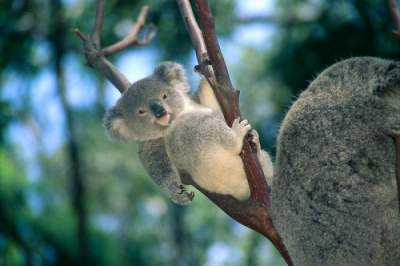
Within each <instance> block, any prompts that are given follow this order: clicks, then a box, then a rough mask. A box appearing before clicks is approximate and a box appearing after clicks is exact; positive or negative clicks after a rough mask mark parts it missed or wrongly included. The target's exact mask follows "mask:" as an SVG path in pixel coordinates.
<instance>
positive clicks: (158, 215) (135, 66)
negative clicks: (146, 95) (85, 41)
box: [0, 0, 400, 266]
mask: <svg viewBox="0 0 400 266" xmlns="http://www.w3.org/2000/svg"><path fill="white" fill-rule="evenodd" d="M210 2H211V4H212V8H213V12H214V16H215V18H216V26H217V31H218V34H219V37H220V42H221V46H222V50H223V53H224V55H225V60H226V61H227V64H228V66H229V69H230V72H231V76H232V79H233V82H234V84H235V86H236V87H237V88H238V89H240V90H241V91H242V93H241V105H242V110H243V112H244V114H245V116H246V117H247V118H248V119H249V120H250V121H251V122H252V125H253V126H254V127H255V128H257V129H258V130H259V132H260V135H261V142H262V145H263V146H264V148H266V149H267V150H268V151H269V152H270V153H271V154H274V153H275V144H274V143H275V139H276V134H277V131H278V128H279V124H280V122H281V120H282V118H283V116H284V114H285V111H286V110H287V109H288V106H289V105H290V103H291V102H293V101H294V99H295V98H296V96H297V95H298V94H299V93H300V92H301V91H302V90H304V89H305V88H306V87H307V84H308V83H309V82H310V81H311V80H312V79H313V78H314V77H315V76H316V75H317V74H318V73H319V72H320V71H322V70H323V69H324V68H325V67H327V66H329V65H330V64H332V63H334V62H336V61H338V60H340V59H344V58H347V57H350V56H360V55H371V56H380V57H384V58H392V59H396V58H398V57H399V55H400V45H399V44H398V42H397V41H396V40H395V39H394V38H393V37H392V34H391V30H392V23H391V19H390V15H389V10H388V7H387V1H385V0H335V1H332V0H257V1H256V0H252V1H240V0H236V1H234V0H223V1H221V0H219V1H210ZM144 3H146V4H149V5H150V6H151V11H152V13H151V15H150V17H149V20H151V21H152V22H153V23H154V24H156V25H157V26H158V30H159V31H158V36H157V37H156V39H155V40H154V41H153V42H152V43H151V45H149V46H146V47H139V48H131V49H128V50H127V51H125V52H123V53H120V54H118V55H117V56H114V57H113V58H112V60H113V62H115V64H116V65H117V66H118V67H119V68H120V69H121V70H122V71H123V73H124V74H125V75H126V76H127V77H128V78H129V79H130V80H131V81H134V80H137V79H139V78H142V77H144V76H146V75H148V74H150V73H151V71H152V70H153V68H154V67H155V65H156V64H157V63H159V62H160V61H162V60H166V59H168V60H175V61H178V62H180V63H182V64H184V65H185V66H186V67H187V69H188V73H189V75H190V80H191V83H192V84H193V87H194V88H195V87H196V83H197V81H198V77H197V76H196V74H195V73H193V71H191V69H192V68H193V65H194V64H195V56H194V52H193V49H192V48H191V45H190V41H189V38H188V36H187V34H186V31H185V30H184V27H183V23H182V21H181V18H180V16H179V13H178V9H177V6H176V4H175V1H156V0H149V1H132V0H131V1H128V0H126V1H122V0H108V1H106V17H105V25H104V30H103V44H104V45H106V44H110V43H113V42H115V41H116V40H118V39H119V38H121V37H122V36H124V35H125V34H126V33H127V32H128V31H129V28H130V25H131V23H132V22H133V20H134V19H135V18H136V16H137V14H138V12H139V9H140V7H141V5H143V4H144ZM94 13H95V1H94V0H90V1H89V0H86V1H78V0H13V1H0V265H2V266H3V265H7V266H8V265H11V266H14V265H15V266H18V265H35V266H36V265H146V266H147V265H177V266H186V265H188V266H189V265H193V266H195V265H208V266H215V265H216V266H218V265H250V266H251V265H284V263H283V261H282V260H281V259H280V258H279V256H278V255H277V252H276V251H275V250H274V249H273V248H272V247H271V245H270V244H269V242H268V241H267V240H265V239H264V238H262V237H260V236H259V235H257V234H256V233H253V232H251V231H250V230H248V229H246V228H244V227H243V226H241V225H239V224H237V223H236V222H234V221H233V220H232V219H230V218H229V217H227V216H226V215H225V214H224V213H222V211H220V210H219V209H218V208H216V207H215V206H214V205H213V204H211V203H210V202H209V201H208V200H207V199H206V198H205V197H204V196H202V195H201V194H200V193H196V197H195V200H194V202H193V203H192V204H191V205H190V206H188V207H179V206H176V205H173V204H172V203H171V202H170V201H169V200H168V199H167V198H166V197H164V196H163V195H162V194H161V192H160V191H159V189H158V188H157V187H156V186H155V185H154V184H153V183H152V182H151V180H150V178H149V177H148V176H147V175H146V173H145V172H144V170H143V168H142V166H141V165H140V163H139V162H138V159H137V154H136V153H137V147H136V145H135V144H126V143H115V142H110V141H109V140H108V139H107V137H106V135H105V133H104V129H103V127H102V117H103V114H104V111H105V110H106V109H107V108H108V107H109V106H110V105H112V104H113V103H114V102H115V101H116V99H117V98H118V91H117V90H116V89H114V88H113V87H112V86H111V85H110V84H109V83H108V82H107V81H105V80H104V79H103V78H102V77H100V76H99V75H97V73H96V72H95V71H94V70H93V69H90V68H88V67H86V66H85V60H84V58H83V56H82V53H81V52H82V47H81V42H80V40H78V39H77V38H76V37H75V36H74V35H73V34H72V29H73V28H76V27H78V28H80V29H81V30H82V31H84V32H89V31H90V29H91V27H92V25H93V21H94Z"/></svg>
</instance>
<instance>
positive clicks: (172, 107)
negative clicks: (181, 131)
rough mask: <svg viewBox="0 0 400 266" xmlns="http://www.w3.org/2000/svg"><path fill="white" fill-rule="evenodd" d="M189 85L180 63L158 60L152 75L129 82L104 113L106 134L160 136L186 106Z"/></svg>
mask: <svg viewBox="0 0 400 266" xmlns="http://www.w3.org/2000/svg"><path fill="white" fill-rule="evenodd" d="M188 88H189V86H188V83H187V80H186V75H185V71H184V69H183V67H182V66H181V65H179V64H177V63H173V62H164V63H161V64H160V65H159V66H158V67H157V68H156V69H155V70H154V73H153V74H152V75H150V76H149V77H146V78H144V79H141V80H139V81H137V82H135V83H134V84H132V86H131V87H130V88H129V89H128V90H126V91H125V92H124V93H123V94H122V96H121V98H119V100H118V101H117V103H116V104H115V105H114V106H113V107H112V108H111V109H110V110H109V111H108V112H107V113H106V116H105V118H104V125H105V127H106V129H107V131H108V134H109V135H110V136H111V137H112V138H117V139H125V140H133V141H145V140H150V139H157V138H161V137H163V136H164V134H165V131H166V130H167V128H168V127H169V126H170V125H171V123H173V121H174V119H176V117H177V116H178V115H179V114H180V113H181V112H182V111H183V109H184V108H185V106H186V103H187V101H188V96H187V94H186V93H187V90H188Z"/></svg>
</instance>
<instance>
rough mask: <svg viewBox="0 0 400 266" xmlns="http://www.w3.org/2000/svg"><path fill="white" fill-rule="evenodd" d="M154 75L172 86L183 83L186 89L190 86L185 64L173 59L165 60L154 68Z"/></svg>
mask: <svg viewBox="0 0 400 266" xmlns="http://www.w3.org/2000/svg"><path fill="white" fill-rule="evenodd" d="M154 75H156V76H157V77H159V78H161V79H162V80H164V81H165V82H167V83H168V84H170V85H172V86H175V85H178V84H182V85H183V87H184V88H183V89H184V90H187V89H188V88H189V85H188V82H187V78H186V72H185V70H184V68H183V66H182V65H180V64H178V63H175V62H171V61H166V62H163V63H161V64H159V65H158V67H157V68H156V69H155V70H154Z"/></svg>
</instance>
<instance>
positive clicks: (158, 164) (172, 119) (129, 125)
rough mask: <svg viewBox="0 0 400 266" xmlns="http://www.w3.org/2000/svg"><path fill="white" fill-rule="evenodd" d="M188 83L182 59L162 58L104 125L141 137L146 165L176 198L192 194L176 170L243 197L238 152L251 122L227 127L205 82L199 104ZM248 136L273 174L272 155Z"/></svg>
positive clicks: (246, 192)
mask: <svg viewBox="0 0 400 266" xmlns="http://www.w3.org/2000/svg"><path fill="white" fill-rule="evenodd" d="M187 89H188V84H187V81H186V76H185V73H184V71H183V68H182V67H181V66H180V65H178V64H176V63H169V62H166V63H162V64H160V66H159V67H158V68H156V70H155V72H154V73H153V74H152V75H151V76H149V77H147V78H145V79H142V80H140V81H138V82H136V83H134V84H133V85H132V86H131V87H130V88H129V89H128V90H127V91H126V92H124V94H123V95H122V96H121V98H120V99H119V100H118V102H117V103H116V105H115V106H114V107H113V108H111V110H109V111H108V112H107V115H106V118H105V126H106V128H107V131H108V132H109V134H110V135H111V136H112V137H116V138H122V139H125V140H129V141H138V142H139V155H140V159H141V161H142V163H143V165H144V167H145V168H146V170H147V171H148V173H149V175H150V176H151V177H152V178H153V180H154V181H155V182H156V183H157V184H158V185H159V186H160V187H161V188H162V189H164V190H165V191H166V192H167V193H168V194H169V196H170V197H171V199H172V200H173V201H174V202H175V203H179V204H187V203H189V202H190V201H191V200H192V197H193V194H191V193H189V192H188V191H186V189H185V187H184V186H183V185H182V182H181V179H180V176H179V172H185V173H188V174H190V175H191V176H192V178H193V180H194V181H195V182H196V183H197V184H198V185H199V186H200V187H202V188H204V189H206V190H207V191H209V192H214V193H218V194H223V195H232V196H233V197H235V198H237V199H240V200H244V199H247V198H248V197H249V193H250V192H249V186H248V183H247V178H246V174H245V172H244V168H243V163H242V161H241V158H240V156H239V153H240V151H241V149H242V145H243V138H244V137H245V135H246V134H247V133H248V132H249V131H250V129H251V128H250V125H249V124H248V122H247V121H246V120H244V121H240V122H239V120H238V119H237V120H235V122H234V123H233V125H232V127H228V126H227V125H226V122H225V120H224V118H223V116H222V113H221V111H220V110H219V108H218V106H217V104H216V99H215V96H214V94H213V93H212V92H211V91H210V90H211V88H210V87H209V86H206V84H204V82H203V86H201V87H200V91H199V93H198V94H197V99H198V100H199V102H200V103H201V104H198V103H195V102H194V101H193V100H192V99H191V98H190V97H189V96H188V95H187ZM252 136H253V141H254V142H255V144H256V145H257V147H258V152H259V157H260V161H261V162H262V164H263V166H264V169H265V172H266V175H267V176H268V177H271V176H272V163H271V160H270V158H269V156H268V154H266V153H265V152H263V151H261V150H260V145H259V140H258V135H257V133H256V132H255V131H252Z"/></svg>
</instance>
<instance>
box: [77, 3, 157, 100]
mask: <svg viewBox="0 0 400 266" xmlns="http://www.w3.org/2000/svg"><path fill="white" fill-rule="evenodd" d="M148 11H149V7H148V6H143V7H142V9H141V11H140V14H139V16H138V19H137V21H136V23H135V24H134V25H133V26H132V29H131V31H130V33H129V34H128V35H127V36H126V37H125V38H123V39H122V40H121V41H119V42H117V43H115V44H113V45H110V46H108V47H106V48H104V49H103V48H101V30H102V28H103V21H104V0H98V1H97V7H96V20H95V24H94V27H93V30H92V33H91V34H90V35H86V34H83V33H82V32H80V31H79V29H75V30H74V31H75V34H76V35H77V36H78V37H79V38H80V39H81V40H82V42H83V45H84V51H85V57H86V60H87V64H88V65H89V66H91V67H94V68H95V69H96V70H97V71H99V72H100V73H101V74H102V75H103V76H105V77H106V78H107V79H108V80H109V81H110V82H111V83H112V84H113V85H114V86H115V87H116V88H117V89H118V90H119V91H120V92H121V93H123V92H124V91H125V90H126V89H128V88H129V86H130V85H131V83H130V82H129V80H128V79H127V78H126V77H125V76H124V75H123V74H122V73H121V72H120V71H119V70H118V69H117V68H116V67H115V66H114V65H113V64H112V63H111V62H110V61H108V60H107V58H106V56H108V55H112V54H115V53H117V52H119V51H122V50H123V49H125V48H127V47H128V46H131V45H145V44H147V43H149V42H150V41H151V40H152V39H153V38H154V36H155V29H154V28H152V29H150V30H149V31H147V33H146V35H145V36H144V38H143V39H139V37H138V36H139V33H140V31H141V29H142V28H143V26H144V24H145V21H146V17H147V14H148Z"/></svg>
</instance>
